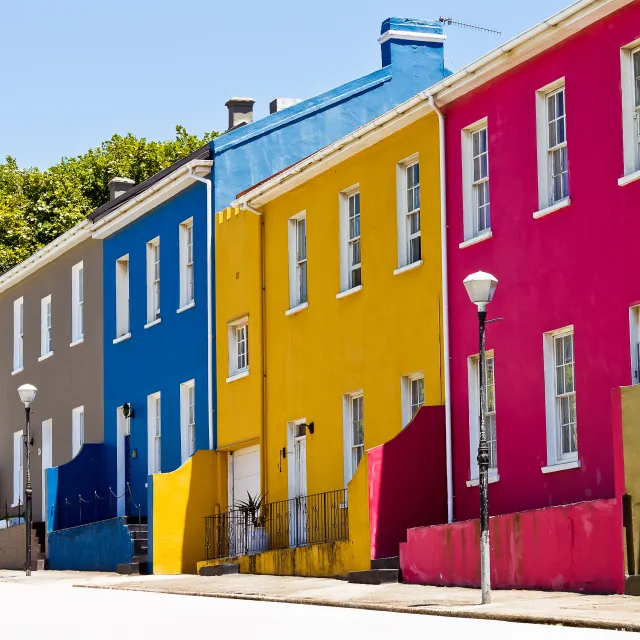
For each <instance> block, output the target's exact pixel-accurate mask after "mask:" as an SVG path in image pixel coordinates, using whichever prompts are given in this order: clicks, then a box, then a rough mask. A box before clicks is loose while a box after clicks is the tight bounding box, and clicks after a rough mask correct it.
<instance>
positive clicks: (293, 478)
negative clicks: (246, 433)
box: [287, 418, 307, 546]
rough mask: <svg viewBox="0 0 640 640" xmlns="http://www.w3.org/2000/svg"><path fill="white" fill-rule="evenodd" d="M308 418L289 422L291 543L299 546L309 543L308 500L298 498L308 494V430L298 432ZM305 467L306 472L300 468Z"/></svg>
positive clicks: (288, 467) (288, 466)
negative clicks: (306, 524) (305, 525)
mask: <svg viewBox="0 0 640 640" xmlns="http://www.w3.org/2000/svg"><path fill="white" fill-rule="evenodd" d="M306 422H307V420H306V418H300V419H299V420H294V421H293V422H289V424H288V429H287V444H288V446H287V458H289V459H290V462H289V463H288V465H287V469H288V482H289V500H290V501H292V500H294V502H289V508H290V510H291V511H290V513H289V518H290V521H291V520H293V522H294V523H295V525H294V526H290V527H289V544H290V545H291V546H299V545H304V544H306V543H307V535H306V529H305V527H304V522H303V520H304V518H305V516H304V515H303V514H305V513H306V504H304V503H305V502H306V501H304V500H297V499H296V498H303V497H304V496H306V495H307V432H306V427H305V428H304V435H301V436H298V435H297V434H296V432H297V429H298V427H299V426H300V425H302V424H306ZM302 468H304V473H301V472H300V470H301V469H302Z"/></svg>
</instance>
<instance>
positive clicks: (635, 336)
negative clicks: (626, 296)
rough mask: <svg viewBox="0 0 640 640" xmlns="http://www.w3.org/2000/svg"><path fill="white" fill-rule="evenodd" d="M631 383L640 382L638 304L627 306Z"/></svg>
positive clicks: (639, 316) (639, 313) (639, 322)
mask: <svg viewBox="0 0 640 640" xmlns="http://www.w3.org/2000/svg"><path fill="white" fill-rule="evenodd" d="M629 339H630V347H631V384H632V385H635V384H640V305H636V306H633V307H630V308H629Z"/></svg>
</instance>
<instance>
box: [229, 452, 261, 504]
mask: <svg viewBox="0 0 640 640" xmlns="http://www.w3.org/2000/svg"><path fill="white" fill-rule="evenodd" d="M247 492H249V494H250V495H251V497H255V496H257V495H258V494H259V493H260V445H256V446H255V447H245V448H244V449H238V450H236V451H234V452H233V454H232V455H229V506H230V507H231V506H235V505H236V504H237V503H238V502H240V501H245V500H247Z"/></svg>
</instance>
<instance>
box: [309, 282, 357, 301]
mask: <svg viewBox="0 0 640 640" xmlns="http://www.w3.org/2000/svg"><path fill="white" fill-rule="evenodd" d="M359 291H362V285H360V286H358V287H352V288H351V289H347V290H346V291H341V292H340V293H337V294H336V299H337V300H341V299H342V298H347V297H348V296H352V295H353V294H354V293H358V292H359ZM307 306H308V305H307Z"/></svg>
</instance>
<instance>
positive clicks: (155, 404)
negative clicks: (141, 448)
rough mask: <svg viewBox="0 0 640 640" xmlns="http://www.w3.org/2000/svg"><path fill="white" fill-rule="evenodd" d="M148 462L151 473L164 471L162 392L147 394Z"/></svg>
mask: <svg viewBox="0 0 640 640" xmlns="http://www.w3.org/2000/svg"><path fill="white" fill-rule="evenodd" d="M147 434H148V442H149V446H148V448H147V462H148V471H149V475H150V476H152V475H154V474H156V473H162V398H161V395H160V392H159V391H158V392H156V393H152V394H150V395H148V396H147Z"/></svg>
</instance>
